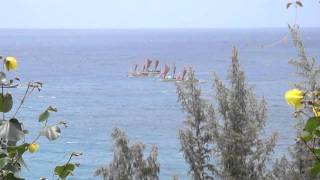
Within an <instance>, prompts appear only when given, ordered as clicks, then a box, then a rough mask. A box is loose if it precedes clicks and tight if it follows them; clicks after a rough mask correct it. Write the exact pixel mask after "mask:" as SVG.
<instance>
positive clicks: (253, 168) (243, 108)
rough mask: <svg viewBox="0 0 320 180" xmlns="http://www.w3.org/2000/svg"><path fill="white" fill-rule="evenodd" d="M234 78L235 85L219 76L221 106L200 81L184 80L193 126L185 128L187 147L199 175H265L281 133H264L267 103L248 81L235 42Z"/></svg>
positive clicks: (193, 172) (183, 140)
mask: <svg viewBox="0 0 320 180" xmlns="http://www.w3.org/2000/svg"><path fill="white" fill-rule="evenodd" d="M228 79H229V81H230V86H229V87H227V86H225V85H224V84H223V82H222V81H220V80H219V78H218V77H217V76H215V79H214V88H215V91H216V96H215V98H216V100H217V106H218V108H217V109H216V110H214V109H213V107H212V105H211V104H209V103H208V102H207V101H205V100H203V99H201V97H200V96H201V92H200V88H199V87H198V85H197V84H195V83H187V84H186V85H178V95H179V101H180V102H181V104H182V107H183V109H184V110H185V111H186V112H187V113H188V118H187V120H186V124H187V127H186V128H185V129H184V130H180V133H179V134H180V136H179V137H180V141H181V146H182V147H181V151H182V152H183V153H184V157H185V159H186V161H187V163H188V164H189V166H190V170H189V172H190V174H191V175H192V178H193V179H196V180H202V179H213V178H218V179H264V178H266V176H267V174H268V170H267V168H266V163H267V161H268V159H269V155H270V154H271V153H272V152H273V148H274V146H275V135H273V136H272V137H271V138H270V139H269V140H262V139H260V138H259V134H260V132H261V131H262V130H263V127H264V126H265V120H266V103H265V101H264V100H262V101H261V102H258V101H257V99H256V97H255V94H254V92H253V90H252V88H251V87H249V86H248V85H247V83H246V81H245V75H244V72H243V71H242V70H241V69H240V65H239V60H238V54H237V50H236V49H235V48H234V49H233V52H232V63H231V67H230V71H229V76H228ZM191 82H195V81H191ZM215 112H216V113H215Z"/></svg>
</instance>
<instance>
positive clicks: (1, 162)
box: [0, 157, 11, 169]
mask: <svg viewBox="0 0 320 180" xmlns="http://www.w3.org/2000/svg"><path fill="white" fill-rule="evenodd" d="M10 162H11V159H10V158H8V157H2V158H1V159H0V169H3V168H4V167H5V166H6V165H7V164H8V163H10Z"/></svg>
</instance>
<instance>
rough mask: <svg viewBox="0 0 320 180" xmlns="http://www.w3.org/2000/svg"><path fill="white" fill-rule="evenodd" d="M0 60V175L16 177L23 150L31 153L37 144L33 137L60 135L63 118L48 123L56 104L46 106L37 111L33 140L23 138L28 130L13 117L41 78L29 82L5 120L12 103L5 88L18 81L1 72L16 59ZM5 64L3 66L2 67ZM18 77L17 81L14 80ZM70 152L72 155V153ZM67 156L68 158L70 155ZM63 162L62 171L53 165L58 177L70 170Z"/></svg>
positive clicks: (7, 88)
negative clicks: (57, 121) (1, 64)
mask: <svg viewBox="0 0 320 180" xmlns="http://www.w3.org/2000/svg"><path fill="white" fill-rule="evenodd" d="M0 60H3V63H4V64H3V66H2V67H3V69H2V71H1V72H0V86H1V93H0V112H2V113H1V114H2V118H1V119H0V138H1V139H0V146H1V149H0V179H4V180H6V179H8V180H16V179H22V178H20V177H19V174H20V171H21V168H23V167H25V166H26V163H25V162H24V159H23V155H24V153H26V152H27V151H29V152H30V153H35V152H36V151H37V150H38V148H39V145H38V144H36V141H37V140H38V139H39V138H40V137H41V136H42V135H43V136H45V137H47V138H48V139H49V140H55V139H57V138H58V137H59V136H60V133H61V129H60V127H59V126H65V127H66V123H65V122H59V123H56V124H51V125H48V118H49V115H50V112H57V109H56V108H53V107H51V106H49V107H48V108H47V109H46V110H45V111H44V112H43V113H41V114H40V116H39V118H38V120H39V122H40V123H42V122H44V123H43V124H41V125H42V126H43V127H42V128H41V129H40V133H39V134H38V136H37V137H35V138H34V140H33V141H32V142H30V143H28V142H26V141H25V135H26V134H27V133H28V130H26V129H24V125H23V123H22V122H20V121H19V120H18V118H17V115H18V113H19V112H20V110H21V107H22V105H23V104H24V103H25V102H26V99H27V98H28V97H29V96H30V95H31V94H32V93H33V92H34V90H35V89H37V90H38V91H40V90H41V88H42V83H41V82H29V83H28V85H27V89H26V91H25V93H24V96H23V97H22V99H21V101H20V103H19V104H18V106H17V108H16V110H15V112H14V113H13V116H11V118H9V120H7V115H6V113H8V112H10V111H11V110H12V107H13V96H12V95H11V94H10V93H9V92H6V93H5V91H8V90H9V88H16V87H18V86H19V85H20V80H19V78H14V79H10V80H8V79H7V78H8V76H7V74H6V72H5V70H6V69H7V70H8V71H9V70H10V71H11V70H15V69H16V68H17V61H16V59H15V58H14V57H7V58H5V59H2V57H1V56H0ZM5 68H6V69H5ZM16 81H18V82H16ZM72 156H75V154H73V155H72ZM70 159H71V158H70ZM69 166H70V165H68V166H66V168H65V170H64V171H61V168H59V167H57V168H56V172H57V174H58V175H60V176H61V178H62V179H65V177H67V176H68V175H70V173H71V172H72V171H73V170H74V169H75V168H73V169H72V170H71V169H70V167H69Z"/></svg>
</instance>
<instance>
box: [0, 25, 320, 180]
mask: <svg viewBox="0 0 320 180" xmlns="http://www.w3.org/2000/svg"><path fill="white" fill-rule="evenodd" d="M287 33H288V30H287V29H285V28H283V29H200V30H196V29H193V30H192V29H173V30H171V29H162V30H160V29H158V30H157V29H149V30H138V29H136V30H10V29H3V30H0V54H1V55H2V56H15V57H16V58H17V60H18V62H19V68H18V70H17V71H15V72H13V73H11V74H9V76H10V77H20V79H21V82H22V86H21V87H19V88H17V89H15V90H13V92H12V93H13V94H14V98H15V104H14V108H16V107H17V105H18V102H19V99H20V98H21V97H22V95H23V93H24V90H25V85H26V83H27V82H28V81H29V80H34V81H42V82H43V83H44V86H43V89H42V91H41V92H34V93H33V94H32V96H30V97H29V98H28V99H27V100H26V103H25V104H24V105H23V107H22V110H21V112H20V113H19V114H18V116H17V118H18V119H19V120H20V121H22V122H23V123H24V126H25V128H26V129H28V130H29V131H30V134H28V135H27V137H26V140H27V141H29V142H30V141H31V140H32V139H33V138H35V136H36V135H37V133H38V131H39V129H40V128H41V124H40V123H38V121H37V119H38V116H39V114H40V113H41V112H42V111H43V110H45V109H46V108H47V107H48V106H49V105H51V106H54V107H57V108H58V112H57V113H52V114H51V117H50V119H49V124H54V123H55V122H57V121H60V120H65V121H67V122H68V124H69V127H68V128H65V129H62V134H61V137H60V138H59V139H58V140H56V141H52V142H49V141H48V140H47V139H46V138H44V137H42V138H40V140H39V141H38V143H39V144H40V149H39V151H38V152H37V153H35V154H30V153H26V154H25V161H26V163H27V165H28V168H27V169H25V170H24V171H23V172H22V176H23V177H25V178H26V179H39V177H41V176H44V177H47V178H49V179H50V178H51V177H52V172H53V169H54V167H55V166H56V165H62V164H63V163H65V162H66V161H67V159H68V156H69V154H70V153H71V152H73V151H80V152H82V153H83V155H82V156H81V157H76V158H74V160H73V161H74V162H79V163H80V167H79V168H78V169H76V171H75V172H74V176H73V177H71V178H70V179H100V178H99V177H94V176H93V174H94V171H95V170H96V169H97V168H99V167H101V166H104V165H107V164H108V163H110V162H111V160H112V158H113V152H112V145H113V143H114V142H113V140H112V138H111V132H112V129H113V128H114V127H119V128H121V129H123V130H125V131H126V133H127V135H128V137H129V139H130V142H143V143H145V144H146V151H145V155H146V156H147V155H149V152H150V148H151V147H152V145H157V146H158V148H159V156H158V160H159V162H160V164H161V171H160V179H170V177H171V175H173V174H177V175H179V177H180V179H187V178H188V175H187V172H188V166H187V165H186V163H185V161H184V158H183V155H182V153H181V152H180V144H179V139H178V130H179V129H181V128H183V127H184V124H183V121H184V119H185V117H186V114H185V113H184V112H183V111H182V110H181V106H180V104H179V103H178V102H177V95H176V88H175V85H174V83H168V82H161V81H159V80H158V79H157V78H151V77H150V78H128V77H127V73H128V71H129V69H130V68H131V67H132V66H133V64H135V63H138V64H140V65H141V64H142V63H143V61H144V60H145V59H146V58H150V59H159V60H160V66H162V65H164V64H165V63H167V64H169V65H172V64H173V63H175V64H176V66H177V70H178V71H180V70H181V69H182V67H183V66H184V65H192V66H193V67H194V69H195V70H196V75H197V77H199V79H201V80H205V81H207V83H205V84H202V85H201V88H202V91H203V96H205V97H207V98H208V99H211V100H212V101H214V91H213V90H212V79H213V74H214V73H216V74H218V75H219V77H220V78H221V79H223V80H226V77H227V71H228V67H229V64H230V62H231V60H230V57H231V49H232V47H233V46H236V47H237V48H238V50H239V59H240V63H241V66H242V68H243V69H244V70H245V71H246V77H247V80H248V83H249V84H250V85H252V86H253V87H254V89H255V91H256V94H257V96H258V97H259V98H261V97H262V96H263V97H265V99H266V100H267V103H268V118H267V123H266V127H265V130H264V132H262V137H265V138H266V137H268V136H270V135H271V134H272V133H274V132H277V133H278V142H277V146H276V149H275V152H274V156H273V157H274V158H277V157H281V156H282V155H287V154H288V151H287V149H288V147H289V146H290V145H293V144H294V143H295V141H294V139H295V129H294V125H295V120H294V119H293V118H292V112H293V109H292V108H291V107H289V106H288V105H287V104H286V102H285V101H284V97H283V95H284V92H285V91H286V90H288V89H289V88H292V87H293V83H294V82H296V81H298V78H297V76H296V75H295V73H294V72H295V69H294V68H293V67H292V66H291V65H289V64H288V61H289V60H290V59H291V58H294V57H296V54H297V53H296V50H295V48H294V47H293V45H292V43H291V40H290V39H289V40H288V42H287V43H280V44H277V45H276V46H273V47H268V48H261V45H267V44H270V43H272V42H275V41H277V40H279V39H281V38H283V37H284V36H285V35H286V34H287ZM302 38H303V40H304V42H305V46H306V51H307V53H308V54H309V55H310V56H314V57H316V58H317V60H318V61H319V58H320V31H319V29H312V28H309V29H304V28H302ZM9 114H10V113H9ZM6 117H9V115H6Z"/></svg>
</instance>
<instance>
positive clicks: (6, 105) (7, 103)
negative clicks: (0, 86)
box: [0, 93, 13, 113]
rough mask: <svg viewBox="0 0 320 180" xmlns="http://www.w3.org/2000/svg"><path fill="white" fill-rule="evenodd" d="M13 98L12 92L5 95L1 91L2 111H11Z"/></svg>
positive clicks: (0, 108)
mask: <svg viewBox="0 0 320 180" xmlns="http://www.w3.org/2000/svg"><path fill="white" fill-rule="evenodd" d="M12 105H13V100H12V95H11V94H10V93H6V94H5V95H3V94H1V93H0V112H5V113H6V112H9V111H10V110H11V109H12Z"/></svg>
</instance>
